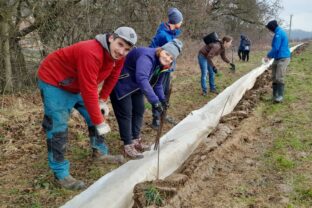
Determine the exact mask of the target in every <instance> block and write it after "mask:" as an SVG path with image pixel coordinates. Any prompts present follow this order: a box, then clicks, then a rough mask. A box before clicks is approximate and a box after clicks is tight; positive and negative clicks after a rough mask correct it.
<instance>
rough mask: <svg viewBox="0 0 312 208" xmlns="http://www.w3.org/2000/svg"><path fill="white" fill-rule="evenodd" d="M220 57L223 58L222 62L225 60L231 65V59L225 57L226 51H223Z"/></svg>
mask: <svg viewBox="0 0 312 208" xmlns="http://www.w3.org/2000/svg"><path fill="white" fill-rule="evenodd" d="M220 56H221V58H222V60H223V61H224V62H225V63H228V64H230V63H231V62H230V60H229V59H228V58H227V57H226V55H225V50H222V51H221V54H220Z"/></svg>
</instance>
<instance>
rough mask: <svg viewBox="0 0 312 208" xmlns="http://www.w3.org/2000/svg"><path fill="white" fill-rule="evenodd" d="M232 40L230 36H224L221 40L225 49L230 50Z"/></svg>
mask: <svg viewBox="0 0 312 208" xmlns="http://www.w3.org/2000/svg"><path fill="white" fill-rule="evenodd" d="M232 41H233V38H232V37H231V36H224V37H223V38H222V43H223V45H224V47H225V48H230V47H231V45H232Z"/></svg>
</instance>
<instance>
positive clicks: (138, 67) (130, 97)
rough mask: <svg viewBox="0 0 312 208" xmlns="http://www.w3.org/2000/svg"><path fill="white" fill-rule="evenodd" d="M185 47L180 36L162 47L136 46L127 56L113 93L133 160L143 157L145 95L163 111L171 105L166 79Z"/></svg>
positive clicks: (115, 108)
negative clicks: (142, 134)
mask: <svg viewBox="0 0 312 208" xmlns="http://www.w3.org/2000/svg"><path fill="white" fill-rule="evenodd" d="M181 49H182V42H181V41H180V40H178V39H174V40H173V41H171V42H169V43H167V44H165V45H163V46H162V47H160V48H145V47H141V48H135V49H133V50H132V51H131V52H130V53H129V54H128V56H127V57H126V61H125V65H124V67H123V69H122V72H121V75H120V78H119V80H118V82H117V84H116V86H115V88H114V90H113V92H112V94H111V96H110V98H111V102H112V106H113V109H114V113H115V116H116V118H117V122H118V126H119V134H120V138H121V140H122V141H123V144H124V146H123V147H124V153H125V155H126V156H128V157H130V158H132V159H140V158H143V154H142V153H141V152H142V151H144V150H146V149H147V146H146V145H143V144H142V139H141V135H140V133H141V127H142V122H143V114H144V110H145V107H144V95H145V96H146V98H147V100H148V102H150V103H151V104H152V106H153V107H154V108H155V109H156V110H157V111H158V112H159V113H160V114H161V113H162V111H163V109H164V108H167V107H168V103H167V100H166V98H165V95H164V91H163V86H162V79H163V76H164V74H165V72H166V70H168V69H169V68H170V67H171V64H172V62H173V61H175V60H176V58H177V57H178V55H179V54H180V52H181Z"/></svg>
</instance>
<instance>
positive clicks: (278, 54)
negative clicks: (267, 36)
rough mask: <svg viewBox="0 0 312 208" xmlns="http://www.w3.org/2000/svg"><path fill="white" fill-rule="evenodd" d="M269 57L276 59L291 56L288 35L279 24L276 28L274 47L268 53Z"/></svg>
mask: <svg viewBox="0 0 312 208" xmlns="http://www.w3.org/2000/svg"><path fill="white" fill-rule="evenodd" d="M267 57H269V58H274V59H282V58H289V57H290V50H289V48H288V38H287V35H286V33H285V31H284V30H283V29H282V28H281V27H279V26H277V27H276V28H275V30H274V37H273V40H272V49H271V51H270V52H269V53H268V54H267Z"/></svg>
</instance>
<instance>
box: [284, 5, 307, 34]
mask: <svg viewBox="0 0 312 208" xmlns="http://www.w3.org/2000/svg"><path fill="white" fill-rule="evenodd" d="M281 4H282V6H283V7H284V8H283V9H282V10H281V12H280V15H279V17H280V18H281V19H282V20H284V24H283V27H284V28H286V29H288V27H289V19H290V15H291V14H292V15H293V17H292V27H291V28H292V29H301V30H306V31H310V32H312V0H281Z"/></svg>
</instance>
